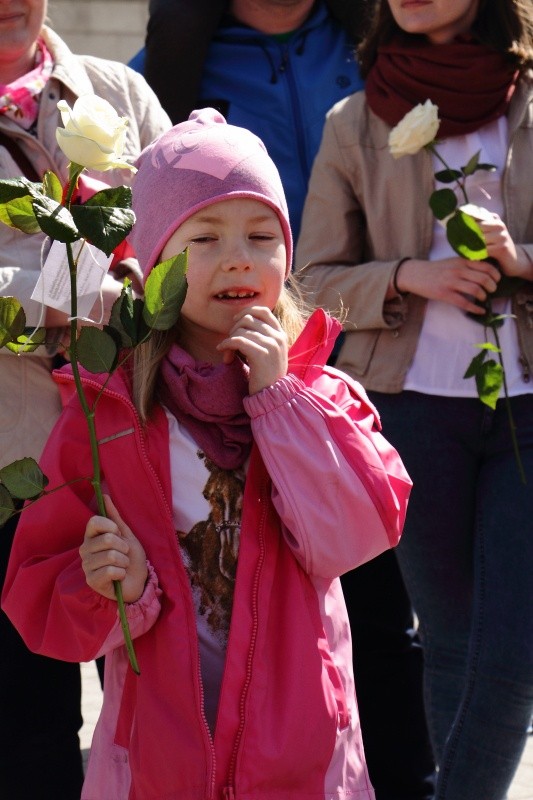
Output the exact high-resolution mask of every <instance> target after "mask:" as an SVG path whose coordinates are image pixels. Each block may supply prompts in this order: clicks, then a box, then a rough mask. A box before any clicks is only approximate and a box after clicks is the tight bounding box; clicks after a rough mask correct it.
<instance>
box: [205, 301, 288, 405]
mask: <svg viewBox="0 0 533 800" xmlns="http://www.w3.org/2000/svg"><path fill="white" fill-rule="evenodd" d="M234 320H235V322H234V325H233V327H232V329H231V331H230V332H229V335H228V337H227V339H224V341H223V342H220V344H219V345H217V350H221V351H223V352H224V363H226V364H229V363H231V361H232V360H233V359H234V357H235V353H236V352H239V353H242V355H243V356H244V358H245V359H246V361H247V363H248V366H249V367H250V378H249V392H250V394H256V393H257V392H260V391H261V389H265V388H266V387H267V386H272V384H273V383H275V382H276V381H277V380H279V379H280V378H283V377H285V375H286V374H287V370H288V363H289V362H288V352H289V346H288V343H287V336H286V334H285V332H284V331H283V330H282V328H281V325H280V324H279V322H278V320H277V319H276V317H275V316H274V314H273V313H272V311H270V309H268V308H264V307H262V306H252V307H251V308H246V309H243V310H242V311H240V312H239V313H238V314H236V315H235V317H234Z"/></svg>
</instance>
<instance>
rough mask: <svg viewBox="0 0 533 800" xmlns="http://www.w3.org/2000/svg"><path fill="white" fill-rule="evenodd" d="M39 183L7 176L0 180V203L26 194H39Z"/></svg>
mask: <svg viewBox="0 0 533 800" xmlns="http://www.w3.org/2000/svg"><path fill="white" fill-rule="evenodd" d="M40 189H41V184H40V183H32V182H31V181H29V180H28V179H27V178H9V179H6V180H2V181H0V203H1V204H3V203H10V202H11V201H12V200H17V199H19V198H21V197H26V195H32V196H33V197H35V196H37V195H38V194H40Z"/></svg>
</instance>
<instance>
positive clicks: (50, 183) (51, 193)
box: [43, 170, 63, 203]
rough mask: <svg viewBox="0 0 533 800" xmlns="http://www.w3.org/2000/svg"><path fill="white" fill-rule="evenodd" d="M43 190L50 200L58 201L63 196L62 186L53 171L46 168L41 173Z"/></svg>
mask: <svg viewBox="0 0 533 800" xmlns="http://www.w3.org/2000/svg"><path fill="white" fill-rule="evenodd" d="M43 192H44V193H45V195H46V196H47V197H49V198H50V199H51V200H55V201H56V203H60V202H61V200H62V198H63V187H62V186H61V182H60V180H59V178H58V177H57V175H56V174H55V172H52V171H51V170H47V171H46V172H45V173H44V175H43Z"/></svg>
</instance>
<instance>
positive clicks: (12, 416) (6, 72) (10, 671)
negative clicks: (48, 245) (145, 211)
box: [0, 0, 170, 800]
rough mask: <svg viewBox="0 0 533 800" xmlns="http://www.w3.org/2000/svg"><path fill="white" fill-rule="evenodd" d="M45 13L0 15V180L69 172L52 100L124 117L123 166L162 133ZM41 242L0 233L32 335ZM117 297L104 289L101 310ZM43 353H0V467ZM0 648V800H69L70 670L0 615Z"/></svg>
mask: <svg viewBox="0 0 533 800" xmlns="http://www.w3.org/2000/svg"><path fill="white" fill-rule="evenodd" d="M46 10H47V3H46V0H18V2H7V3H6V2H3V3H2V4H1V5H0V97H1V102H0V178H14V177H18V176H20V175H22V174H25V175H26V176H27V177H29V178H30V179H31V180H40V178H41V177H42V175H43V173H44V172H45V170H53V171H54V172H56V174H58V175H59V176H60V178H62V179H63V180H65V179H66V177H67V165H68V162H67V159H66V157H65V156H64V154H63V153H62V152H61V150H60V149H59V147H58V145H57V142H56V135H55V132H56V128H57V127H58V126H59V125H60V124H61V120H60V115H59V112H58V110H57V102H58V100H60V99H65V100H66V101H67V102H68V103H69V105H71V106H72V104H73V103H74V101H75V100H76V98H77V97H79V96H80V95H84V94H97V95H99V96H101V97H104V98H105V99H107V100H108V101H109V102H110V103H111V104H112V105H113V106H114V107H115V109H116V110H117V112H118V113H119V114H120V115H121V116H126V117H128V119H129V126H128V131H127V140H126V146H125V153H124V156H125V158H126V159H127V160H129V161H132V160H133V159H134V158H135V157H136V156H137V155H138V153H139V152H140V151H141V149H142V148H143V147H145V146H146V145H147V144H149V143H150V142H151V140H152V139H153V138H154V137H155V136H157V135H158V134H159V133H161V132H162V131H163V130H166V129H167V128H168V127H169V126H170V120H169V119H168V117H167V116H166V114H165V113H164V112H163V110H162V109H161V106H160V105H159V103H158V101H157V99H156V97H155V95H154V94H153V92H152V91H151V90H150V89H149V87H148V86H147V84H146V83H145V82H144V80H143V79H142V78H141V77H140V76H139V75H137V74H136V73H134V72H132V71H131V70H129V69H127V68H126V67H125V66H124V65H122V64H118V63H114V62H111V61H106V60H103V59H98V58H92V57H90V56H77V55H74V54H73V53H71V52H70V50H69V49H68V47H67V46H66V45H65V43H64V42H62V41H61V39H60V38H59V37H58V36H57V35H56V34H55V33H54V32H53V31H52V30H51V29H50V28H48V27H45V26H43V22H44V18H45V15H46ZM129 176H130V173H129V171H128V170H125V171H122V172H121V171H119V170H114V171H111V172H106V173H105V175H104V174H103V173H99V174H97V173H95V174H94V175H92V177H93V178H96V177H98V178H99V180H100V181H105V182H107V183H108V184H109V185H120V184H123V183H125V182H127V181H128V180H129ZM43 239H44V236H42V235H38V234H35V235H32V236H28V235H26V234H24V233H21V232H20V231H18V230H15V229H13V228H9V227H7V225H2V224H0V294H1V295H3V296H8V295H13V296H15V297H17V298H18V299H19V300H20V301H21V303H22V305H23V307H24V308H25V311H26V315H27V323H28V325H29V326H33V325H37V324H38V322H39V319H40V314H41V309H40V306H39V304H38V303H35V302H34V301H32V300H30V297H31V294H32V291H33V289H34V287H35V284H36V281H37V278H38V276H39V272H40V265H41V248H42V246H43ZM131 266H133V265H131ZM120 286H121V284H120V283H119V282H118V281H117V280H114V279H113V278H112V277H109V278H106V282H105V291H106V298H107V300H112V299H113V298H114V297H115V296H116V294H117V292H119V291H120ZM98 310H99V309H98ZM44 324H46V325H47V326H48V327H49V329H50V330H49V335H48V337H47V338H48V340H49V341H50V342H52V341H53V340H56V341H58V340H59V338H60V337H61V335H62V332H63V331H62V326H63V325H66V324H67V321H66V317H65V316H64V315H61V314H60V313H59V312H55V311H54V310H53V309H48V313H47V316H46V318H45V320H44ZM54 352H55V350H54V347H53V345H52V344H51V345H50V346H49V347H48V348H45V347H42V348H40V349H39V350H38V351H36V352H35V353H34V354H33V355H31V356H27V355H24V356H15V355H13V354H10V353H9V352H8V351H7V350H6V349H2V350H0V467H3V466H5V465H6V464H8V463H10V462H12V461H14V460H15V459H18V458H22V457H24V456H32V457H34V458H39V456H40V454H41V449H42V447H43V444H44V442H45V441H46V438H47V436H48V433H49V432H50V430H51V428H52V426H53V424H54V422H55V420H56V419H57V417H58V415H59V412H60V401H59V395H58V391H57V387H56V386H55V384H54V382H53V380H52V377H51V374H50V373H51V370H52V366H53V356H54ZM14 527H15V524H14V522H13V520H12V521H11V522H10V523H8V525H6V526H5V527H4V528H3V529H2V530H1V531H0V580H1V582H2V583H3V580H4V575H5V569H6V565H7V559H8V556H9V551H10V547H11V541H12V537H13V533H14ZM45 546H46V545H45V543H43V547H45ZM0 641H1V646H0V709H1V717H2V725H1V728H0V731H1V732H0V752H1V753H2V757H1V759H0V796H1V797H5V798H9V799H10V800H37V798H38V800H78V798H79V796H80V791H81V783H82V779H83V775H82V768H81V757H80V749H79V740H78V729H79V727H80V726H81V724H82V719H81V714H80V672H79V666H78V665H77V664H66V663H62V662H59V661H54V660H53V659H49V658H43V657H40V656H35V655H34V654H32V653H30V652H29V651H28V650H27V649H26V647H25V646H24V645H23V643H22V640H21V639H20V637H19V636H18V634H17V633H16V631H15V629H14V628H13V627H12V626H11V623H10V622H9V620H8V619H7V617H6V616H5V614H3V613H1V615H0Z"/></svg>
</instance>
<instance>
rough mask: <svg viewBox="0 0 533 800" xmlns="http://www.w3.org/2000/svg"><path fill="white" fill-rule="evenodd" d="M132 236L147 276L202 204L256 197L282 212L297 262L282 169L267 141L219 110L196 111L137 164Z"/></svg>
mask: <svg viewBox="0 0 533 800" xmlns="http://www.w3.org/2000/svg"><path fill="white" fill-rule="evenodd" d="M136 166H137V168H138V172H137V174H136V175H135V178H134V181H133V185H132V192H133V210H134V211H135V215H136V218H137V221H136V222H135V225H134V226H133V230H132V232H131V234H130V236H129V239H130V242H131V244H132V245H133V247H134V248H135V252H136V255H137V258H138V260H139V264H140V266H141V269H142V271H143V276H144V279H145V280H146V278H147V276H148V274H149V273H150V270H151V269H152V268H153V266H154V265H155V264H156V263H157V261H158V259H159V256H160V254H161V251H162V250H163V248H164V246H165V244H166V243H167V241H168V240H169V238H170V237H171V236H172V234H173V233H174V232H175V231H176V230H177V228H179V226H180V225H181V224H182V223H183V222H184V221H185V220H186V219H188V217H190V216H191V215H192V214H195V213H196V212H197V211H199V210H200V209H201V208H204V207H205V206H208V205H211V204H212V203H217V202H218V201H219V200H226V199H228V198H240V197H244V198H251V199H253V200H260V201H261V202H262V203H266V205H268V206H270V208H272V209H273V210H274V211H275V212H276V213H277V215H278V217H279V221H280V223H281V227H282V230H283V235H284V237H285V247H286V250H287V273H288V272H289V270H290V267H291V263H292V234H291V229H290V225H289V212H288V210H287V202H286V200H285V194H284V191H283V187H282V185H281V179H280V177H279V172H278V170H277V169H276V166H275V165H274V162H273V161H272V159H271V158H270V156H269V155H268V153H267V151H266V148H265V146H264V144H263V142H262V141H261V140H260V139H259V138H258V137H257V136H256V135H255V134H253V133H251V132H250V131H248V130H246V129H245V128H237V127H235V126H234V125H228V124H227V123H226V120H225V119H224V117H223V116H222V114H220V113H219V112H218V111H215V110H214V109H212V108H204V109H201V110H200V111H193V112H192V114H191V115H190V117H189V119H188V120H187V121H186V122H181V123H180V124H179V125H175V126H174V127H173V128H172V129H171V130H169V131H167V132H166V133H163V134H162V135H161V136H160V137H159V138H158V139H156V140H155V141H154V142H152V144H151V145H149V146H148V147H147V148H145V150H143V152H142V153H141V155H140V156H139V159H138V161H137V164H136Z"/></svg>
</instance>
